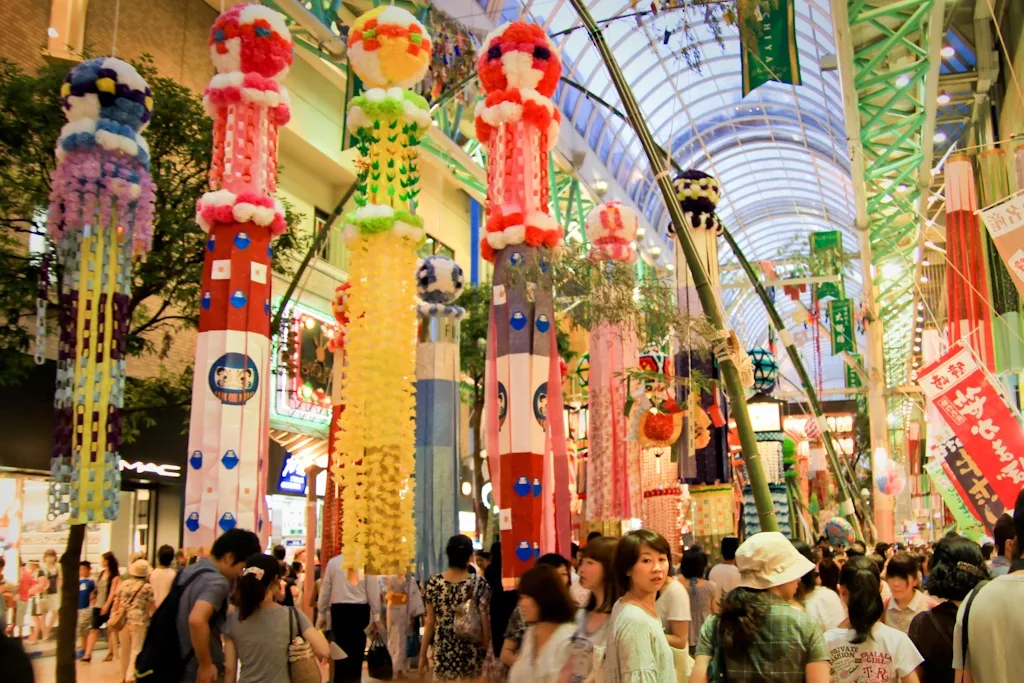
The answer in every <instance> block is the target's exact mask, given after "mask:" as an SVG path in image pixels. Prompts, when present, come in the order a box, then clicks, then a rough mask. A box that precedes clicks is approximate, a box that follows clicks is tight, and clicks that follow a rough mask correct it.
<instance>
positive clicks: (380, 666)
mask: <svg viewBox="0 0 1024 683" xmlns="http://www.w3.org/2000/svg"><path fill="white" fill-rule="evenodd" d="M366 673H368V674H369V675H370V678H376V679H377V680H379V681H390V680H391V677H392V675H393V674H394V670H393V669H392V667H391V653H390V652H388V646H387V644H385V643H384V641H383V640H381V638H380V636H379V635H378V634H377V633H374V634H373V640H372V641H371V642H370V651H369V652H367V653H366Z"/></svg>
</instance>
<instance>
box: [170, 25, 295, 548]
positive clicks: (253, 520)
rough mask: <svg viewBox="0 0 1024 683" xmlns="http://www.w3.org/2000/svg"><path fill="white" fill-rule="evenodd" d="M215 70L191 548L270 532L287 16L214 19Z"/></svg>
mask: <svg viewBox="0 0 1024 683" xmlns="http://www.w3.org/2000/svg"><path fill="white" fill-rule="evenodd" d="M210 58H211V60H212V61H213V65H214V68H216V70H217V74H216V75H215V76H214V77H213V78H212V79H211V80H210V84H209V85H208V86H207V88H206V92H205V93H204V96H203V104H204V105H205V107H206V111H207V113H208V114H209V115H210V117H211V118H213V137H214V141H213V160H212V162H211V164H210V191H209V192H207V193H206V194H204V195H203V196H202V197H201V198H200V199H199V201H198V202H197V204H196V222H197V223H199V227H201V228H202V229H203V231H204V232H206V233H207V235H208V236H209V238H208V240H207V242H206V254H205V259H204V262H203V279H202V285H201V291H202V294H201V299H200V311H199V335H198V337H197V339H196V361H195V376H194V378H193V381H192V412H191V420H190V423H189V439H188V466H187V474H186V480H185V530H184V544H185V546H186V547H193V548H196V547H208V546H210V545H211V544H212V543H213V541H214V539H215V538H216V537H217V536H218V535H219V534H220V533H222V532H224V531H227V530H228V529H232V528H234V527H235V526H238V525H241V526H242V527H243V528H248V529H252V530H253V531H255V532H256V533H258V534H260V536H261V538H263V539H266V537H267V534H268V532H269V525H265V522H266V521H267V509H266V486H267V449H268V446H269V442H270V436H269V429H270V419H269V418H270V416H269V405H270V404H269V401H270V392H269V391H268V389H267V383H268V380H269V371H270V292H271V273H270V259H271V253H272V252H271V248H270V240H271V238H272V237H275V236H277V235H280V234H281V233H283V232H284V231H285V230H286V229H287V225H286V223H285V218H284V208H283V207H282V205H281V203H280V202H279V201H277V200H275V199H274V197H273V193H274V192H275V191H276V189H277V129H278V127H279V126H282V125H284V124H285V123H287V121H288V118H289V115H290V112H289V108H288V97H287V92H286V91H285V89H284V87H283V86H282V85H281V84H280V82H281V81H282V80H283V79H284V77H285V75H286V74H287V73H288V68H289V66H290V65H291V63H292V40H291V34H290V33H289V32H288V27H287V26H286V25H285V22H284V18H283V17H282V16H281V15H280V14H278V13H277V12H275V11H273V10H271V9H268V8H266V7H263V6H261V5H236V6H235V7H232V8H231V9H229V10H227V11H226V12H224V13H223V14H221V15H220V16H219V17H217V20H216V21H215V22H214V24H213V28H212V29H211V32H210Z"/></svg>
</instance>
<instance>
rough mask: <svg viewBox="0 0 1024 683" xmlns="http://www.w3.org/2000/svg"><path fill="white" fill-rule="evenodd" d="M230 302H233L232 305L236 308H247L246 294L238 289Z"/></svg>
mask: <svg viewBox="0 0 1024 683" xmlns="http://www.w3.org/2000/svg"><path fill="white" fill-rule="evenodd" d="M229 301H231V305H232V306H234V307H235V308H241V307H242V306H245V302H246V301H247V299H246V297H245V292H243V291H242V290H240V289H236V290H235V293H234V294H232V295H231V299H229Z"/></svg>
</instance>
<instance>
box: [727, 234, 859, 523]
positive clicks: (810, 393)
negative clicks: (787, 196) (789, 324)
mask: <svg viewBox="0 0 1024 683" xmlns="http://www.w3.org/2000/svg"><path fill="white" fill-rule="evenodd" d="M722 237H723V238H725V241H726V242H727V243H728V244H729V248H730V249H731V250H732V253H733V255H734V256H735V257H736V260H737V261H739V263H740V267H742V268H743V272H744V273H746V274H747V279H748V280H749V281H750V284H751V286H752V287H753V288H754V291H755V292H757V296H758V298H759V299H761V303H762V304H764V308H765V310H766V311H767V312H768V317H769V318H770V319H771V321H772V326H774V327H775V331H776V332H778V333H779V339H781V340H782V345H783V346H785V347H786V354H787V355H788V356H789V360H790V362H791V363H792V364H793V369H794V370H795V371H796V374H797V377H798V378H799V379H800V385H801V386H802V387H803V389H804V394H806V395H807V402H808V404H810V406H811V413H812V414H813V416H814V421H815V424H817V426H818V429H819V430H820V432H821V440H822V442H823V443H824V445H825V454H826V456H827V458H828V466H829V469H831V470H832V476H833V477H834V478H835V481H836V490H837V492H838V499H839V509H840V510H841V511H842V514H843V516H844V517H845V518H846V520H847V521H848V522H850V524H851V525H852V526H853V529H854V532H855V533H856V535H857V538H864V536H863V531H862V529H861V525H860V521H859V520H860V519H865V520H867V522H868V524H870V523H871V520H870V517H868V516H867V515H865V514H864V511H863V510H862V509H860V508H859V507H857V502H858V499H857V498H856V496H855V495H853V492H854V491H856V486H854V482H851V481H850V479H849V477H848V476H847V474H846V473H847V470H846V469H844V468H843V467H842V465H841V463H840V460H839V454H838V453H836V448H835V443H834V441H833V437H832V431H831V429H829V426H828V421H827V420H825V412H824V411H823V410H822V408H821V402H820V401H819V400H818V393H817V392H816V391H815V390H814V383H813V382H812V381H811V376H810V375H809V374H808V373H807V368H806V367H805V366H804V363H803V360H802V359H801V358H800V352H799V351H797V349H796V344H795V342H794V341H793V335H791V334H790V333H789V330H787V329H786V324H785V322H783V320H782V316H780V315H779V311H778V309H776V308H775V304H774V303H772V300H771V297H770V296H769V295H768V291H767V290H766V289H765V288H764V285H763V284H762V283H761V279H760V278H759V277H758V275H757V272H756V271H755V270H754V267H753V266H752V265H751V264H750V261H748V260H747V257H746V255H745V254H744V253H743V251H742V250H741V249H740V246H739V244H737V243H736V238H735V237H733V236H732V233H731V232H729V229H728V228H727V227H725V225H722Z"/></svg>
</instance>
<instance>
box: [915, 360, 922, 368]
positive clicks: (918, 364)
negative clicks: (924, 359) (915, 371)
mask: <svg viewBox="0 0 1024 683" xmlns="http://www.w3.org/2000/svg"><path fill="white" fill-rule="evenodd" d="M920 365H921V364H920V363H918V362H917V361H916V360H915V361H914V367H915V368H916V367H918V366H920Z"/></svg>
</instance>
